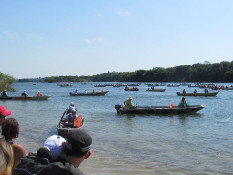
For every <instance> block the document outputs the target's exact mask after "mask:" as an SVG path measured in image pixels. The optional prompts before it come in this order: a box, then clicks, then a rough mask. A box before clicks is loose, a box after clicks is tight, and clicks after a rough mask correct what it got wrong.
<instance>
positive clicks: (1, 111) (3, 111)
mask: <svg viewBox="0 0 233 175" xmlns="http://www.w3.org/2000/svg"><path fill="white" fill-rule="evenodd" d="M0 115H3V116H8V115H11V111H8V110H6V109H5V108H4V107H3V106H0Z"/></svg>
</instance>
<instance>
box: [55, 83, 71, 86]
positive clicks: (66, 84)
mask: <svg viewBox="0 0 233 175" xmlns="http://www.w3.org/2000/svg"><path fill="white" fill-rule="evenodd" d="M58 86H60V87H69V86H73V85H72V84H68V83H65V84H58Z"/></svg>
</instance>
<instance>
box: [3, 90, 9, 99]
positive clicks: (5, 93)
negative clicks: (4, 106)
mask: <svg viewBox="0 0 233 175" xmlns="http://www.w3.org/2000/svg"><path fill="white" fill-rule="evenodd" d="M2 97H8V95H7V92H6V90H5V89H4V90H3V91H2Z"/></svg>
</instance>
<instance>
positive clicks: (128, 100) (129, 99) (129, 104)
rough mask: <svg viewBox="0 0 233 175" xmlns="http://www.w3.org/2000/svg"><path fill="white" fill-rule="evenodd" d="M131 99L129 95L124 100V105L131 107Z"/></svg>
mask: <svg viewBox="0 0 233 175" xmlns="http://www.w3.org/2000/svg"><path fill="white" fill-rule="evenodd" d="M132 100H133V98H132V97H129V98H128V99H127V100H126V101H125V107H127V108H130V107H133V105H132V103H131V101H132Z"/></svg>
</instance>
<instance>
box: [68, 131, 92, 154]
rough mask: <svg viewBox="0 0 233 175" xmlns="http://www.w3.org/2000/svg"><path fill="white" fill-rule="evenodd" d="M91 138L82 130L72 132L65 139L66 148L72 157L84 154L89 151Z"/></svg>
mask: <svg viewBox="0 0 233 175" xmlns="http://www.w3.org/2000/svg"><path fill="white" fill-rule="evenodd" d="M91 143H92V138H91V136H90V135H89V134H88V133H87V132H86V131H85V130H84V129H76V130H72V131H70V132H69V133H68V136H67V138H66V148H67V149H68V150H69V151H70V152H72V154H73V155H80V154H85V153H86V152H87V151H89V150H90V145H91Z"/></svg>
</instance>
